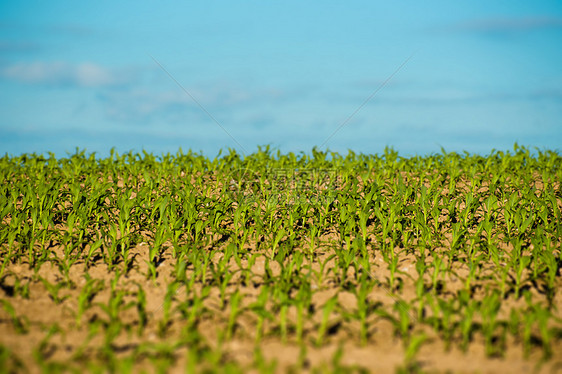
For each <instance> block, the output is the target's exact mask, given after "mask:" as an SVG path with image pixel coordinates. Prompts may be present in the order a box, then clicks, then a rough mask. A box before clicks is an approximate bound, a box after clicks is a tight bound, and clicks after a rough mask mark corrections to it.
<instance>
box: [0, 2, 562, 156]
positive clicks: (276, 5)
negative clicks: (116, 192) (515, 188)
mask: <svg viewBox="0 0 562 374" xmlns="http://www.w3.org/2000/svg"><path fill="white" fill-rule="evenodd" d="M515 142H517V143H518V144H520V145H524V146H527V147H530V148H533V147H537V148H538V149H541V150H555V151H558V152H560V151H561V150H562V2H561V1H559V0H556V1H546V0H538V1H532V2H531V1H519V0H517V1H513V0H512V1H481V0H473V1H455V2H451V1H436V0H428V1H423V2H421V1H410V0H404V1H396V2H389V1H373V0H371V1H347V2H341V1H337V2H336V1H326V0H324V1H306V2H303V1H293V0H287V1H283V2H281V1H247V0H241V1H223V0H217V1H198V0H195V1H181V2H180V1H166V2H156V1H154V2H152V1H151V2H147V1H134V2H132V1H131V2H129V1H119V2H114V1H111V2H110V1H105V0H100V1H96V2H79V3H76V2H70V1H58V0H54V1H49V2H46V1H26V2H19V1H17V2H16V1H1V2H0V155H5V154H9V155H20V154H23V153H45V154H46V153H47V152H53V153H55V154H56V155H57V156H61V157H62V156H66V155H68V154H72V153H74V152H75V151H76V149H77V148H78V149H81V150H83V149H85V150H86V151H87V153H91V152H96V153H97V154H99V155H102V156H104V155H107V154H108V153H109V150H110V149H111V148H115V149H116V150H117V151H118V152H119V153H123V152H127V151H134V152H141V151H142V150H145V151H147V152H151V153H154V154H162V153H167V152H170V153H175V152H177V151H178V150H179V149H180V148H181V149H182V150H183V151H184V152H186V151H188V150H192V151H194V152H202V153H204V154H205V155H208V156H210V157H213V156H216V155H217V154H218V152H219V150H221V149H222V150H223V151H227V150H228V149H229V148H231V149H235V150H236V151H237V152H239V153H241V154H250V153H252V152H255V151H256V150H257V148H258V146H260V145H261V146H264V145H270V146H271V147H272V148H273V149H278V150H281V151H282V152H297V153H298V152H306V153H308V152H310V151H311V150H312V148H313V147H315V146H316V147H318V149H321V150H330V151H336V152H339V153H342V154H346V153H347V152H348V150H353V151H354V152H357V153H369V154H372V153H381V152H383V150H384V148H385V147H387V146H388V147H392V148H394V149H395V150H397V151H398V152H399V154H400V155H402V156H412V155H427V154H431V153H440V152H441V148H442V147H443V148H444V149H445V150H446V151H455V152H463V151H468V152H470V153H479V154H483V155H485V154H489V153H490V152H491V151H492V150H493V149H495V150H510V149H512V148H513V145H514V143H515Z"/></svg>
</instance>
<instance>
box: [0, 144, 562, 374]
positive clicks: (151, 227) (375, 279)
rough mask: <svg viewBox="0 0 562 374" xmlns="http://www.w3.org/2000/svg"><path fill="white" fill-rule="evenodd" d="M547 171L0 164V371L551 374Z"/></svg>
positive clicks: (265, 158)
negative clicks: (530, 373) (529, 373)
mask: <svg viewBox="0 0 562 374" xmlns="http://www.w3.org/2000/svg"><path fill="white" fill-rule="evenodd" d="M561 180H562V156H561V155H560V154H559V153H557V152H554V151H539V150H537V151H531V150H529V149H527V148H525V147H520V146H518V145H515V147H514V149H513V151H508V152H502V151H493V152H492V153H490V154H489V155H487V156H479V155H473V154H469V153H464V154H458V153H447V152H445V151H443V152H441V153H439V154H433V155H429V156H424V157H410V158H403V157H400V156H399V155H398V154H397V152H395V151H394V150H392V149H389V148H387V149H385V151H384V153H382V154H380V155H365V154H355V153H353V152H351V151H350V152H349V153H348V154H347V155H340V154H337V153H332V152H323V151H319V150H317V149H313V150H312V152H311V153H310V154H306V153H301V154H294V153H288V154H282V153H280V152H279V151H272V150H270V148H269V147H260V148H258V151H256V152H255V153H253V154H250V155H247V156H243V155H239V154H237V153H236V152H235V151H234V150H229V151H228V152H225V153H224V154H219V156H217V157H215V158H214V159H210V158H208V157H205V156H203V155H201V154H198V153H193V152H187V153H184V152H182V151H180V152H178V153H177V154H175V155H171V154H166V155H161V156H156V155H153V154H149V153H146V152H142V153H132V152H129V153H125V154H118V153H116V152H114V151H112V153H111V156H109V157H106V158H100V157H96V155H95V154H86V152H85V151H80V150H77V151H76V152H75V153H74V154H69V155H68V156H67V157H64V158H56V157H55V156H54V155H53V154H50V155H49V156H42V155H36V154H27V155H22V156H17V157H11V156H4V157H2V158H0V189H1V190H2V191H1V193H0V373H10V372H16V373H20V372H23V373H25V372H29V373H36V372H49V373H50V372H53V373H58V372H69V373H73V372H78V373H82V372H94V373H96V372H118V373H129V372H131V373H137V372H143V371H144V372H148V373H159V372H170V373H176V372H181V373H183V372H187V373H191V372H209V373H214V372H229V373H248V372H253V373H285V372H288V373H301V372H309V373H324V372H338V373H347V372H354V373H362V372H381V373H388V372H390V373H393V372H402V373H411V372H414V373H415V372H428V373H433V372H437V373H440V372H451V373H527V372H537V373H556V372H562V310H561V309H562V275H561V271H560V269H561V267H562V254H561V240H562V217H561V214H562V189H561V186H560V184H561Z"/></svg>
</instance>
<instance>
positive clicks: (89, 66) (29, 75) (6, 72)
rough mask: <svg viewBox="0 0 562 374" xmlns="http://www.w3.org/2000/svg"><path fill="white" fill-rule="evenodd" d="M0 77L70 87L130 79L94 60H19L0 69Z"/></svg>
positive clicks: (124, 81)
mask: <svg viewBox="0 0 562 374" xmlns="http://www.w3.org/2000/svg"><path fill="white" fill-rule="evenodd" d="M0 76H2V77H3V78H5V79H10V80H14V81H18V82H23V83H28V84H40V85H48V86H71V87H87V88H91V87H111V86H119V85H123V84H126V83H128V82H129V81H130V76H128V74H117V72H114V71H112V70H110V69H107V68H105V67H103V66H100V65H97V64H95V63H91V62H84V63H81V64H69V63H66V62H31V63H16V64H12V65H8V66H5V67H3V68H1V69H0Z"/></svg>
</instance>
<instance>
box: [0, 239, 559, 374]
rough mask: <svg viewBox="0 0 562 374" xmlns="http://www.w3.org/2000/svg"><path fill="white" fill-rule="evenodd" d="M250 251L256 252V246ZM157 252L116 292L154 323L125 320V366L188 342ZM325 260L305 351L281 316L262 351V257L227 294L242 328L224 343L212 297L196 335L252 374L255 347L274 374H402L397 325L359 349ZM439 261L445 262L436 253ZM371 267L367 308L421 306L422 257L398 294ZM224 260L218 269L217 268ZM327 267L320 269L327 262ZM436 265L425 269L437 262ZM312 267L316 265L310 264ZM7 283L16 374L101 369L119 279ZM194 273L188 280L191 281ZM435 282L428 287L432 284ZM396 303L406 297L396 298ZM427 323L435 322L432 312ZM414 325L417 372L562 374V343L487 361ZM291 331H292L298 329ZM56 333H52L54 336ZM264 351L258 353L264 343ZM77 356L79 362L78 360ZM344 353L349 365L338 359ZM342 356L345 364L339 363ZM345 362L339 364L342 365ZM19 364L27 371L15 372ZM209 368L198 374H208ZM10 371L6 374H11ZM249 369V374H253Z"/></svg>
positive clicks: (2, 328) (292, 312)
mask: <svg viewBox="0 0 562 374" xmlns="http://www.w3.org/2000/svg"><path fill="white" fill-rule="evenodd" d="M248 249H252V246H250V247H249V248H248ZM148 250H149V247H148V245H147V244H145V243H142V244H140V245H137V246H136V247H135V248H133V249H132V250H131V253H130V256H132V257H134V260H133V265H132V267H131V270H130V271H129V272H128V273H127V274H126V275H123V276H121V277H120V278H119V279H118V281H117V283H116V284H115V288H116V289H118V290H125V291H126V296H125V298H124V302H125V304H126V303H129V302H133V303H134V300H136V298H137V296H138V292H139V287H142V289H143V290H144V292H145V294H146V300H147V303H146V310H147V314H148V322H147V325H146V329H145V330H144V331H143V332H142V334H140V335H139V334H137V333H134V332H133V331H136V328H137V326H138V325H139V323H140V322H139V315H138V313H137V311H136V309H135V308H134V307H131V308H128V309H126V310H124V308H122V310H121V311H120V312H119V319H120V320H121V321H122V323H123V324H125V325H128V326H130V327H131V328H130V331H129V332H125V333H121V334H120V335H119V336H118V337H117V338H116V339H115V341H114V342H113V344H112V349H114V351H115V353H116V354H117V356H118V357H127V355H130V354H132V352H134V351H135V349H138V347H139V346H141V345H142V344H145V343H154V344H157V343H163V344H166V343H170V342H174V341H176V340H177V339H179V337H180V336H181V334H182V327H183V325H184V324H185V317H183V316H182V315H180V314H179V313H172V314H171V317H170V321H169V325H168V328H167V329H166V332H165V334H162V333H160V332H159V330H158V323H159V321H160V320H161V319H162V318H163V315H164V308H163V304H164V299H165V296H166V292H167V285H168V284H169V283H170V281H172V280H173V279H174V277H175V261H176V260H175V259H173V257H172V254H171V253H172V248H168V249H167V250H166V252H165V253H164V255H163V261H162V262H161V263H160V264H159V266H158V269H157V276H156V277H155V279H151V278H149V277H147V274H148V273H149V269H148V265H147V263H146V260H147V259H148ZM53 251H54V253H55V254H57V255H59V256H63V254H62V253H57V252H61V251H60V249H58V248H54V249H53ZM319 253H321V254H320V255H318V256H317V257H316V259H314V260H313V261H312V264H311V266H310V268H311V269H312V270H315V271H316V272H321V270H322V268H323V271H324V272H323V276H322V277H321V278H322V279H319V278H318V277H315V276H313V275H310V276H309V277H308V280H309V281H310V284H311V289H312V290H313V296H312V302H311V308H312V309H313V313H311V314H310V316H309V317H307V319H306V320H305V321H304V325H303V336H304V340H303V342H298V340H297V338H296V336H295V334H294V328H290V329H289V334H288V337H287V340H286V341H282V339H281V337H280V334H279V325H278V318H279V316H278V315H275V316H274V318H273V320H268V321H266V322H265V323H264V326H263V336H262V338H261V339H259V342H257V341H258V340H257V338H256V325H257V323H258V321H257V319H256V314H255V313H252V312H251V311H250V308H249V306H251V305H252V304H253V303H255V302H256V301H257V300H258V297H259V295H260V293H261V291H262V287H263V275H264V274H265V271H266V270H265V267H266V256H269V254H267V253H265V252H263V253H261V254H260V255H259V256H258V257H257V258H256V260H255V263H254V265H253V267H252V269H251V270H252V273H253V276H252V282H250V284H248V285H242V284H240V282H238V280H239V279H237V276H238V275H237V274H239V273H236V275H234V277H233V279H232V280H231V282H230V284H229V285H228V286H227V288H226V294H231V293H232V292H234V291H235V290H236V289H238V290H239V292H240V293H241V294H242V295H243V298H242V305H241V309H242V312H241V313H240V314H239V316H238V318H237V322H236V328H235V331H234V334H233V336H232V338H230V339H222V340H224V341H221V339H220V335H221V334H222V333H223V332H224V330H225V329H226V326H227V322H228V318H229V307H226V308H221V301H220V298H221V296H220V292H219V290H218V289H216V288H214V289H213V290H212V291H211V293H210V295H209V297H208V298H207V299H205V301H204V306H205V308H206V312H205V313H204V314H203V315H200V316H198V319H199V321H198V322H199V323H198V324H197V327H196V328H197V330H198V332H199V333H200V335H201V336H202V337H203V338H204V340H205V341H206V342H207V343H208V346H209V348H210V349H211V350H213V349H214V350H217V351H220V352H221V355H222V356H221V357H222V358H221V360H222V361H224V362H235V363H237V364H239V365H241V366H242V367H243V368H246V369H247V371H255V365H253V363H255V357H256V347H259V348H260V352H261V354H262V355H263V358H264V359H265V361H266V362H272V361H276V362H277V364H276V365H277V366H276V370H275V371H276V372H301V371H305V372H306V371H313V369H319V370H321V371H324V370H326V371H331V370H333V369H334V367H335V365H334V362H335V361H334V360H336V361H337V362H338V363H337V364H338V365H342V366H344V367H346V368H348V369H353V368H363V369H365V370H366V371H368V372H376V373H389V372H394V371H395V370H396V369H397V368H399V367H403V366H404V356H405V347H404V342H403V340H402V339H401V338H400V337H399V336H397V334H396V331H395V329H394V327H393V325H392V323H391V322H390V321H389V320H388V319H385V318H381V317H380V316H379V315H375V314H371V315H369V316H368V317H367V321H368V325H369V330H368V340H367V343H366V344H365V345H361V344H360V340H359V338H358V337H359V330H360V326H359V323H358V321H356V320H353V319H351V320H349V319H345V318H343V317H342V316H343V315H345V311H347V312H350V313H352V312H353V311H354V310H356V308H357V298H356V296H355V294H354V293H353V292H351V290H350V289H349V287H348V289H344V288H342V287H341V286H340V285H338V284H337V282H336V280H335V275H334V273H332V272H331V269H332V268H334V266H335V265H336V264H335V259H331V260H327V259H328V258H329V256H330V255H332V254H334V252H333V250H332V249H331V248H330V247H329V246H326V247H324V248H322V249H320V250H319ZM434 255H438V252H436V253H435V254H434ZM373 257H374V258H373V259H372V266H371V274H370V276H372V277H374V278H375V279H377V280H379V281H380V282H379V283H377V285H376V286H375V287H374V288H373V290H372V291H371V292H370V293H369V295H368V298H369V300H371V301H372V302H373V303H380V304H381V305H382V306H384V307H385V308H386V309H387V310H389V311H392V310H393V309H392V306H393V305H394V304H395V302H396V300H397V297H400V298H401V299H403V300H406V301H409V300H414V299H415V297H416V292H415V283H414V280H413V279H415V278H416V269H415V256H413V255H401V258H400V261H399V270H400V271H401V274H399V278H400V279H401V280H400V289H399V290H390V289H389V288H388V286H386V285H385V284H386V280H387V279H388V277H389V275H390V272H389V270H388V268H387V264H386V263H385V262H384V260H383V258H382V256H380V255H379V254H375V255H374V256H373ZM219 258H220V254H218V255H217V256H216V257H215V259H214V261H218V260H219ZM326 260H327V262H326V263H325V264H324V267H322V266H321V264H322V262H324V261H326ZM430 260H431V258H428V259H427V261H430ZM306 261H309V260H308V259H306V260H305V263H306ZM247 264H248V261H247V259H245V260H243V263H242V265H243V266H247ZM229 265H230V267H231V269H236V268H237V267H238V265H237V264H236V263H235V262H234V260H231V262H230V264H229ZM454 266H456V267H457V268H456V273H457V276H452V275H447V276H446V277H445V278H444V279H443V280H442V281H443V282H442V284H443V287H444V289H443V290H441V292H443V293H444V294H447V293H448V294H450V295H454V294H455V292H456V291H457V290H458V289H461V288H462V287H464V282H463V281H462V277H463V274H467V272H468V270H467V269H466V267H465V266H463V265H460V264H458V265H454ZM269 267H270V269H271V272H272V273H273V275H276V274H278V273H279V271H280V265H279V264H278V263H277V262H275V261H269ZM494 270H495V269H493V268H490V269H489V272H490V274H493V273H494ZM5 274H6V275H5V277H4V279H3V281H2V289H1V290H0V295H1V298H2V299H3V300H7V301H9V302H10V304H11V305H12V306H13V307H14V309H15V312H16V315H17V316H18V317H19V318H20V320H21V321H22V323H23V324H24V325H25V330H26V332H25V333H21V332H18V331H17V326H16V325H15V323H14V320H13V318H12V317H11V316H10V315H9V313H7V311H6V310H5V309H0V344H1V345H3V346H4V347H5V348H7V349H8V350H9V352H10V355H13V357H14V358H13V359H11V360H8V361H6V362H8V363H11V364H13V366H12V369H13V370H14V371H16V372H20V371H21V372H30V373H35V372H41V371H42V370H43V369H42V368H41V366H40V365H39V364H38V361H37V355H38V354H39V353H38V352H40V355H41V356H42V357H44V358H45V360H46V361H47V362H67V363H71V366H72V367H75V368H84V367H85V365H86V367H87V363H88V362H98V363H99V365H102V366H103V358H100V355H99V351H100V349H101V348H100V347H101V346H102V345H103V334H102V333H95V332H92V331H90V330H89V325H91V323H92V321H96V320H103V319H104V318H107V317H106V316H105V314H104V312H103V310H102V308H101V307H100V306H99V305H98V303H99V304H107V303H108V302H109V298H110V297H111V291H110V284H111V282H112V281H113V280H114V279H115V272H114V271H109V269H108V266H107V265H106V264H104V263H102V261H101V260H98V261H94V262H93V263H92V264H91V265H90V267H89V268H86V266H85V264H84V263H83V262H78V263H76V264H75V265H74V266H72V267H71V268H70V272H69V274H68V277H65V276H64V274H62V273H61V272H60V271H59V269H58V268H57V267H56V266H54V265H52V264H50V263H45V264H44V265H43V266H41V268H39V269H31V268H29V266H28V264H26V263H25V260H24V261H22V263H20V264H9V265H8V266H7V268H6V270H5ZM85 274H88V276H89V277H91V278H92V279H97V280H100V281H101V282H102V283H101V284H103V287H102V288H101V289H100V290H99V292H98V293H97V294H96V295H95V297H94V298H93V300H91V303H92V307H90V308H89V309H87V310H86V311H85V312H84V315H83V316H82V318H81V319H80V321H81V323H77V321H76V311H77V309H78V299H79V295H80V293H81V291H82V289H83V287H84V286H85V284H86V277H85ZM193 274H194V269H193V268H190V267H188V268H187V273H186V275H187V279H189V278H190V276H193ZM348 275H349V277H350V279H353V270H351V269H350V270H349V274H348ZM40 277H42V278H45V279H46V280H47V281H48V282H50V283H52V284H56V283H58V282H66V283H67V284H68V285H69V286H68V287H63V288H62V289H61V290H60V294H59V295H58V298H59V300H58V302H57V300H54V299H53V297H52V296H51V295H50V293H49V292H48V290H47V289H46V287H45V285H44V283H43V282H42V281H41V280H40ZM427 281H428V282H429V281H430V279H429V278H428V280H427ZM482 282H483V283H482V284H480V285H479V287H477V288H476V289H477V290H484V289H485V288H486V284H485V283H486V281H482ZM22 284H27V285H28V287H29V288H28V297H27V298H25V297H22V295H15V293H17V292H15V290H16V289H17V288H18V287H21V285H22ZM201 289H202V285H201V284H199V283H197V282H196V283H195V284H194V287H193V292H198V290H199V291H200V290H201ZM530 290H531V292H534V295H533V296H534V297H536V299H540V297H541V295H540V294H539V293H538V292H537V291H536V290H535V289H534V288H531V289H530ZM397 295H398V296H397ZM333 296H336V297H337V299H338V304H339V305H340V306H341V310H339V311H337V312H332V313H331V315H330V316H329V319H328V321H329V322H328V332H327V335H326V341H325V342H324V343H323V344H321V345H319V346H317V345H316V344H314V343H315V337H316V336H317V333H318V331H317V330H318V326H319V324H320V323H321V321H322V318H323V315H322V314H323V311H322V306H323V305H324V304H325V303H326V301H327V300H329V299H330V298H331V297H333ZM186 297H187V295H186V292H185V291H183V290H182V287H179V289H178V290H177V291H176V292H175V294H174V297H173V301H172V310H173V306H175V305H178V304H179V303H181V302H182V301H185V299H186ZM473 297H474V298H479V297H481V293H480V292H478V291H475V293H474V294H473ZM521 299H522V298H520V299H519V300H507V301H506V300H504V302H502V309H501V310H500V312H499V315H498V318H505V319H507V318H508V316H507V315H506V313H507V311H508V310H507V307H511V306H518V305H519V304H521V305H524V300H521ZM554 303H555V310H557V311H558V317H561V315H560V310H561V307H562V292H561V291H560V288H558V290H557V291H556V294H555V296H554ZM429 313H431V312H430V311H429ZM287 316H288V320H289V321H292V322H294V321H295V320H296V319H297V310H296V308H294V307H289V309H288V313H287ZM415 320H416V317H415V316H413V322H414V331H413V333H417V334H422V333H423V334H425V335H426V336H427V340H426V341H425V342H424V343H423V344H422V346H421V348H420V350H419V352H418V354H417V355H416V367H417V368H419V369H421V370H423V371H424V372H452V373H529V372H537V373H558V372H560V373H562V344H560V342H561V337H560V336H558V337H557V338H555V339H553V346H552V349H553V352H552V358H551V359H550V360H548V361H546V362H543V360H542V358H543V353H542V351H541V349H540V347H534V348H533V349H532V350H531V352H530V354H529V355H528V357H525V355H524V352H523V347H522V343H521V342H520V341H516V340H515V339H514V338H512V337H511V336H510V335H509V334H508V338H507V341H506V342H505V350H504V352H503V355H502V356H494V357H489V356H487V355H486V352H485V343H484V338H483V336H482V334H480V333H478V332H476V333H475V334H474V337H473V341H472V342H471V344H470V345H469V348H468V351H467V352H463V351H462V350H461V349H460V348H459V345H458V344H452V346H451V347H446V345H445V343H444V341H443V339H442V338H441V337H440V336H439V335H438V334H437V333H436V331H435V330H433V329H431V328H429V327H428V326H426V325H421V324H417V323H415ZM291 326H293V323H291ZM50 330H51V333H49V331H50ZM256 342H257V343H256ZM189 350H190V348H189V346H188V345H187V346H186V345H183V346H180V347H178V348H176V349H175V350H174V358H175V359H174V360H173V363H172V364H171V367H170V368H169V369H168V371H169V372H172V373H175V372H178V373H179V372H184V371H185V367H186V365H188V360H189ZM78 352H79V354H78ZM340 352H341V355H340V354H339V353H340ZM340 356H341V357H340ZM338 357H340V358H339V359H338ZM16 361H19V362H21V363H22V364H23V366H24V367H23V368H22V367H19V368H18V366H17V365H16V364H15V362H16ZM149 363H150V360H148V359H146V358H145V359H142V358H139V359H137V360H135V363H134V366H133V367H134V368H135V371H136V370H137V369H138V370H140V369H142V370H148V371H149V372H153V371H155V370H153V369H151V368H150V365H149ZM198 367H199V366H198ZM204 367H205V365H204V364H203V366H200V367H199V368H200V369H204ZM5 369H6V368H5ZM246 369H245V371H246Z"/></svg>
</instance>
